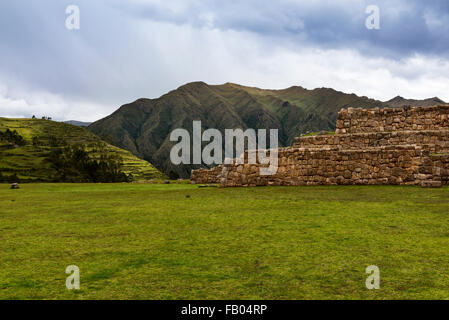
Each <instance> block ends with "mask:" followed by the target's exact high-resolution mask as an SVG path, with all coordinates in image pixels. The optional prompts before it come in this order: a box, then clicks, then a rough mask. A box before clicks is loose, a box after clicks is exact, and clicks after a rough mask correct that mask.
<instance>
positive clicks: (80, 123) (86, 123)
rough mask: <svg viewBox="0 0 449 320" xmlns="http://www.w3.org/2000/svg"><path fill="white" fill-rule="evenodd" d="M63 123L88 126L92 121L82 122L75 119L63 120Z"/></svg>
mask: <svg viewBox="0 0 449 320" xmlns="http://www.w3.org/2000/svg"><path fill="white" fill-rule="evenodd" d="M64 123H68V124H73V125H74V126H77V127H88V126H90V125H91V124H92V122H83V121H77V120H69V121H64Z"/></svg>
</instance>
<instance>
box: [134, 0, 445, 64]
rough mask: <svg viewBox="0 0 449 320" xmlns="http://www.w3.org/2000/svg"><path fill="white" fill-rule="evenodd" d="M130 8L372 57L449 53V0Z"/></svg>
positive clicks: (263, 1)
mask: <svg viewBox="0 0 449 320" xmlns="http://www.w3.org/2000/svg"><path fill="white" fill-rule="evenodd" d="M368 5H377V6H378V7H379V8H380V22H381V29H380V30H376V31H373V30H368V29H367V28H366V27H365V20H366V18H367V17H368V14H366V12H365V9H366V7H367V6H368ZM128 9H129V10H131V12H132V13H133V14H135V15H137V16H139V17H141V18H144V19H152V20H155V21H164V22H169V23H174V24H190V25H193V26H197V27H211V28H218V29H222V30H229V29H231V30H237V31H248V32H253V33H256V34H260V35H262V36H273V37H279V38H284V39H289V40H291V41H293V42H295V41H296V42H297V44H298V45H304V44H313V45H314V46H318V47H323V48H351V49H355V50H359V51H361V52H363V53H364V54H367V55H380V56H383V55H387V56H395V57H396V58H401V57H404V55H411V54H414V53H423V54H434V55H439V54H442V55H444V56H447V54H448V53H449V1H447V0H426V1H422V0H399V1H391V0H388V1H387V0H369V1H366V0H340V1H324V0H323V1H271V0H257V1H244V2H243V1H204V2H193V1H192V2H189V1H187V4H186V3H184V4H183V5H181V4H179V6H176V5H173V4H172V3H169V4H167V5H165V4H162V3H160V2H158V3H151V2H145V1H141V2H138V3H137V5H136V6H134V7H131V8H128ZM208 18H209V19H208Z"/></svg>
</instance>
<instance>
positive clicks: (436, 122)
mask: <svg viewBox="0 0 449 320" xmlns="http://www.w3.org/2000/svg"><path fill="white" fill-rule="evenodd" d="M448 115H449V106H436V107H426V108H403V109H380V110H361V109H350V110H342V111H340V113H339V116H338V119H339V120H338V121H339V124H337V128H338V130H337V133H336V134H335V135H322V136H312V137H300V138H296V139H295V143H294V146H292V147H288V148H280V149H279V150H278V170H277V172H276V174H274V175H270V176H261V175H260V173H259V169H260V167H261V165H259V164H248V163H246V162H247V161H245V163H244V164H238V163H237V161H236V159H234V162H233V163H232V164H228V165H221V166H218V167H215V168H213V169H211V170H204V169H203V170H194V171H192V182H195V183H219V184H220V186H222V187H241V186H265V185H284V186H287V185H337V184H338V185H340V184H342V185H382V184H403V185H423V186H440V185H441V184H448V183H449V118H448ZM396 118H398V119H399V122H396ZM348 119H349V120H348ZM429 119H431V121H432V122H429ZM346 121H349V125H347V124H345V122H346ZM373 121H374V122H373ZM373 123H377V124H378V125H381V126H383V128H382V129H381V128H380V127H376V126H374V125H373V126H371V125H372V124H373ZM386 128H387V129H391V130H385V129H386ZM403 128H404V130H402V129H403ZM365 130H371V132H365ZM348 132H351V133H348ZM250 152H251V151H250ZM247 154H248V151H247V152H245V154H244V155H242V157H244V158H245V159H247Z"/></svg>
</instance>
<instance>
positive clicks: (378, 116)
mask: <svg viewBox="0 0 449 320" xmlns="http://www.w3.org/2000/svg"><path fill="white" fill-rule="evenodd" d="M448 129H449V106H435V107H408V108H384V109H369V110H366V109H360V108H356V109H354V108H349V109H342V110H341V111H340V112H339V113H338V117H337V130H336V133H337V134H345V133H362V132H393V131H410V130H412V131H418V130H448Z"/></svg>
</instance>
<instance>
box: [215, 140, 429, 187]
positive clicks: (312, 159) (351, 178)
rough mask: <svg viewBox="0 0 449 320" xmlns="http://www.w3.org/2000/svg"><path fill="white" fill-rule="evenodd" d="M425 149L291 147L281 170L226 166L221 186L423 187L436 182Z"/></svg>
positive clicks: (281, 156) (282, 157) (284, 153)
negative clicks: (263, 172) (426, 164)
mask: <svg viewBox="0 0 449 320" xmlns="http://www.w3.org/2000/svg"><path fill="white" fill-rule="evenodd" d="M422 158H423V150H422V149H421V148H419V147H416V146H401V147H382V148H378V149H376V150H369V151H362V152H360V151H356V150H345V151H342V150H338V149H336V148H334V149H331V148H328V149H316V150H311V149H304V148H287V149H284V150H280V152H279V165H278V171H277V173H276V174H274V175H270V176H261V175H260V174H259V168H260V165H254V164H253V165H250V164H240V165H238V164H232V165H224V166H223V167H222V176H221V180H220V181H219V182H220V185H221V186H223V187H241V186H264V185H275V186H295V185H338V184H341V185H362V184H367V185H381V184H410V185H414V184H420V183H421V181H422V180H427V179H432V177H433V176H432V174H433V167H432V164H429V165H430V171H429V173H428V174H427V175H426V171H423V170H422V169H421V167H422Z"/></svg>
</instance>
